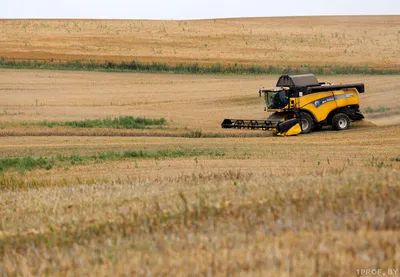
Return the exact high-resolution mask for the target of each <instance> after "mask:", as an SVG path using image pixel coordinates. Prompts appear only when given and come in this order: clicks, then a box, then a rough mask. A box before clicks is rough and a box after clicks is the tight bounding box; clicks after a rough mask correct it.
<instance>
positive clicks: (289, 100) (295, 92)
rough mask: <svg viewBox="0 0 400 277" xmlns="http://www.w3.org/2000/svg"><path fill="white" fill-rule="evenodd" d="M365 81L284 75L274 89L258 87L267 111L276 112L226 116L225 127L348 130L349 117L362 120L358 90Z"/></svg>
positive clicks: (277, 131) (285, 132)
mask: <svg viewBox="0 0 400 277" xmlns="http://www.w3.org/2000/svg"><path fill="white" fill-rule="evenodd" d="M359 93H364V84H362V83H359V84H341V85H333V84H330V83H320V82H318V80H317V78H316V77H315V76H314V75H313V74H303V75H283V76H281V77H280V78H279V80H278V83H277V84H276V88H275V89H272V90H271V89H264V88H261V89H260V90H259V95H260V97H261V96H262V95H264V98H265V102H266V104H267V106H266V108H265V111H267V112H273V114H272V115H271V116H270V117H269V118H268V119H263V120H245V119H224V121H223V122H222V124H221V126H222V128H238V129H261V130H269V131H274V132H275V134H276V135H279V136H292V135H297V134H300V133H303V134H306V133H310V132H311V131H312V130H318V129H320V128H322V126H328V125H330V126H332V128H333V129H335V130H346V129H347V128H349V126H350V121H351V120H352V121H356V120H361V119H363V118H364V116H363V115H362V114H361V112H360V110H359V105H358V102H359V98H358V94H359Z"/></svg>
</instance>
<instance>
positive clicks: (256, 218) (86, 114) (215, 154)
mask: <svg viewBox="0 0 400 277" xmlns="http://www.w3.org/2000/svg"><path fill="white" fill-rule="evenodd" d="M276 78H277V76H208V75H204V76H193V75H170V74H161V75H154V74H128V73H94V72H55V71H29V70H26V71H24V70H18V71H16V70H1V71H0V83H1V88H0V90H1V95H0V103H1V104H0V111H1V116H0V125H1V129H0V134H1V136H2V137H1V138H0V153H1V157H2V159H3V160H4V159H6V158H12V157H20V158H21V157H32V158H38V157H41V158H43V159H50V158H51V157H53V159H56V162H55V164H54V165H52V166H51V167H49V168H33V169H31V170H25V169H24V168H23V167H21V168H17V167H10V168H7V169H4V170H2V173H1V176H0V257H1V259H0V274H1V275H3V276H46V275H51V276H70V275H96V276H110V275H113V276H132V275H136V276H159V275H161V276H163V275H164V276H171V275H173V276H187V275H193V276H198V275H202V276H205V275H208V276H222V275H224V276H225V275H228V276H232V275H234V276H249V275H254V276H356V273H357V272H356V270H357V269H360V268H383V269H389V268H398V267H399V263H398V261H399V260H400V256H399V255H400V251H399V245H400V232H399V227H400V226H399V222H400V214H399V209H398V207H399V204H400V203H399V196H400V182H399V180H400V171H399V170H400V162H399V159H400V149H399V143H400V139H399V134H400V125H396V123H398V121H396V120H398V114H399V110H398V109H399V106H398V103H399V101H398V93H397V86H398V77H397V76H379V77H376V76H330V77H325V78H322V79H324V80H326V81H331V82H336V83H340V82H343V83H347V82H356V81H357V82H359V81H362V82H365V83H366V85H367V91H366V93H365V94H363V95H361V106H362V107H363V108H367V107H370V108H371V110H377V109H378V108H379V107H384V108H385V109H386V111H384V112H372V113H366V115H367V117H368V120H367V121H365V122H362V123H358V124H355V125H354V126H353V127H352V128H351V129H349V130H347V131H344V132H335V131H332V130H323V131H320V132H315V133H312V134H309V135H300V136H297V137H287V138H279V137H273V136H271V135H270V134H269V133H266V132H262V131H244V130H241V131H232V130H222V129H220V123H221V120H222V119H223V118H225V117H246V118H265V117H266V116H268V115H267V114H266V113H265V112H263V105H264V104H263V100H262V99H261V98H259V97H258V93H257V91H258V88H259V87H260V86H273V85H274V82H275V81H276ZM385 109H384V110H385ZM389 109H390V110H389ZM119 115H133V116H140V117H151V118H159V117H164V118H165V119H166V120H167V122H168V123H167V125H166V126H164V127H163V128H162V129H158V128H156V129H143V130H123V129H102V128H94V129H92V128H91V129H80V128H72V127H46V126H38V125H35V123H37V122H42V121H44V120H47V121H52V120H53V121H68V120H82V119H94V118H104V117H106V116H119ZM127 151H130V152H129V153H132V151H143V153H153V154H154V153H157V154H154V155H153V156H152V155H147V156H146V155H143V156H139V157H137V156H132V155H126V156H122V157H120V156H118V157H117V156H113V158H110V159H109V158H108V157H109V156H106V155H105V154H104V153H110V152H112V153H126V152H127ZM135 153H136V152H135ZM57 155H63V157H64V158H63V159H62V158H56V157H57ZM96 155H97V156H96ZM101 155H104V158H100V157H101ZM93 156H96V157H97V158H90V159H89V158H87V157H93ZM65 157H67V158H65ZM85 157H86V158H85Z"/></svg>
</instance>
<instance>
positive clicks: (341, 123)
mask: <svg viewBox="0 0 400 277" xmlns="http://www.w3.org/2000/svg"><path fill="white" fill-rule="evenodd" d="M349 126H350V118H349V116H348V115H347V114H344V113H338V114H336V115H335V116H334V117H333V118H332V128H333V129H334V130H339V131H340V130H346V129H348V128H349Z"/></svg>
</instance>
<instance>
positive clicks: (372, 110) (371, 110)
mask: <svg viewBox="0 0 400 277" xmlns="http://www.w3.org/2000/svg"><path fill="white" fill-rule="evenodd" d="M387 111H390V108H387V107H381V106H379V107H377V108H372V107H370V106H368V107H367V108H366V109H364V110H363V112H364V113H384V112H387Z"/></svg>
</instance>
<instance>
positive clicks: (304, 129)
mask: <svg viewBox="0 0 400 277" xmlns="http://www.w3.org/2000/svg"><path fill="white" fill-rule="evenodd" d="M300 123H301V124H300V125H301V133H302V134H307V133H309V132H311V131H312V129H313V128H314V120H313V119H312V117H311V115H309V114H308V113H300Z"/></svg>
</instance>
